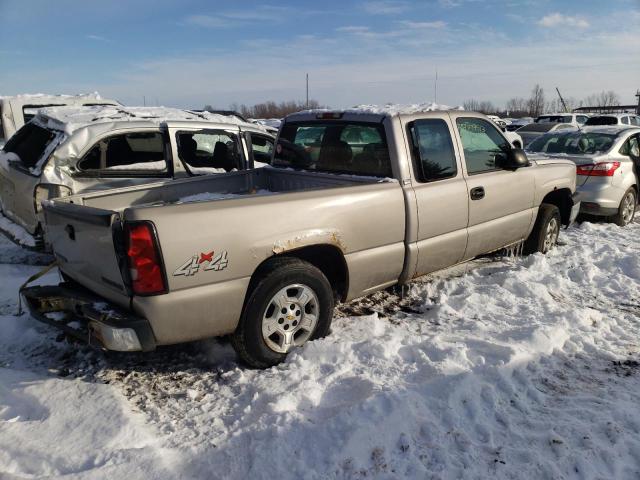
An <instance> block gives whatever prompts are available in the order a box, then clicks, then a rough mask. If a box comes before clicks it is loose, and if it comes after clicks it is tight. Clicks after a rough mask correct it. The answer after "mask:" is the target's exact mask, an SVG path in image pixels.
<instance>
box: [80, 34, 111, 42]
mask: <svg viewBox="0 0 640 480" xmlns="http://www.w3.org/2000/svg"><path fill="white" fill-rule="evenodd" d="M86 38H88V39H89V40H96V41H98V42H110V41H111V40H109V39H108V38H106V37H102V36H100V35H86Z"/></svg>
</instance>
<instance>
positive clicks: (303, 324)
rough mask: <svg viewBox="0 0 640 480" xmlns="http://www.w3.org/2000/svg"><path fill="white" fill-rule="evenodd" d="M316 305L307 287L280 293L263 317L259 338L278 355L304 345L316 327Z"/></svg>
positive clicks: (273, 299)
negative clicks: (260, 336)
mask: <svg viewBox="0 0 640 480" xmlns="http://www.w3.org/2000/svg"><path fill="white" fill-rule="evenodd" d="M318 314H319V302H318V297H317V295H316V294H315V292H314V291H313V290H312V289H311V288H309V287H308V286H307V285H303V284H301V283H295V284H292V285H288V286H286V287H284V288H282V289H281V290H279V291H278V292H277V293H276V294H275V295H274V296H273V297H271V300H269V303H268V304H267V307H266V308H265V311H264V314H263V316H262V338H263V340H264V342H265V343H266V344H267V346H268V347H269V348H270V349H271V350H273V351H274V352H277V353H287V352H289V351H290V350H291V349H292V348H295V347H299V346H301V345H302V344H304V343H305V342H306V341H307V340H309V338H310V337H311V335H312V334H313V331H314V330H315V328H316V325H317V324H318Z"/></svg>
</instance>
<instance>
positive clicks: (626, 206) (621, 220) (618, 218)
mask: <svg viewBox="0 0 640 480" xmlns="http://www.w3.org/2000/svg"><path fill="white" fill-rule="evenodd" d="M635 214H636V191H635V190H634V189H633V187H632V188H630V189H629V190H627V191H626V193H625V194H624V196H623V197H622V200H621V201H620V207H618V213H617V215H614V216H613V222H614V223H615V224H617V225H619V226H621V227H624V226H625V225H628V224H630V223H631V222H632V221H633V217H635Z"/></svg>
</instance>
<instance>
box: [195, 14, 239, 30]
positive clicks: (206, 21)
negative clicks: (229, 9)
mask: <svg viewBox="0 0 640 480" xmlns="http://www.w3.org/2000/svg"><path fill="white" fill-rule="evenodd" d="M185 22H186V23H188V24H191V25H196V26H198V27H205V28H224V27H229V26H230V25H229V20H227V19H225V18H222V17H220V16H213V15H189V16H188V17H187V18H185Z"/></svg>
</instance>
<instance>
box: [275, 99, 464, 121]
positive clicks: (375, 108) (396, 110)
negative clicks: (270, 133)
mask: <svg viewBox="0 0 640 480" xmlns="http://www.w3.org/2000/svg"><path fill="white" fill-rule="evenodd" d="M450 110H464V108H462V107H450V106H448V105H442V104H439V103H433V102H430V103H413V104H400V103H388V104H386V105H357V106H355V107H351V108H345V109H324V108H318V109H313V110H303V111H301V112H298V113H293V114H291V115H289V116H288V117H287V118H290V117H295V116H297V115H300V116H308V115H314V114H315V115H318V114H323V113H336V114H338V113H339V114H350V115H377V116H381V117H385V116H393V115H407V114H412V113H422V112H437V111H450Z"/></svg>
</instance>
